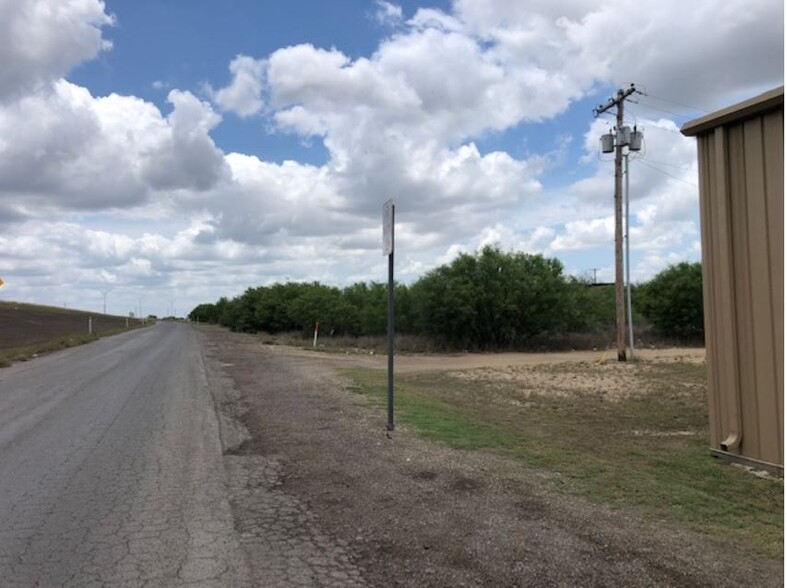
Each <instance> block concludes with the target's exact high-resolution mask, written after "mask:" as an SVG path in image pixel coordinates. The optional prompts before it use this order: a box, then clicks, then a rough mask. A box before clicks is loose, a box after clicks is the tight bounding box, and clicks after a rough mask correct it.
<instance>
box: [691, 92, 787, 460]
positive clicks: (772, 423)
mask: <svg viewBox="0 0 787 588" xmlns="http://www.w3.org/2000/svg"><path fill="white" fill-rule="evenodd" d="M774 95H776V96H777V97H778V95H779V90H777V91H775V94H774V92H770V93H767V95H763V96H767V97H768V100H767V101H764V100H761V101H760V104H761V106H762V105H763V104H765V106H763V110H761V111H760V112H756V110H757V106H756V104H757V99H755V100H753V101H749V102H747V103H743V105H739V107H738V108H737V114H738V115H739V116H736V107H733V108H731V109H726V110H725V111H721V112H720V113H716V115H710V116H709V117H705V118H703V119H700V120H699V121H695V122H693V123H689V124H688V125H686V127H684V129H683V132H684V133H685V134H689V135H694V134H696V135H698V149H699V174H700V214H701V223H702V261H703V263H702V269H703V290H704V291H703V295H704V301H705V340H706V349H707V365H708V382H709V409H710V436H711V439H710V441H711V448H712V449H715V450H720V449H721V450H725V451H728V452H729V453H732V454H739V455H742V456H744V457H747V458H750V459H756V460H760V461H765V462H768V463H771V464H776V465H781V466H783V465H784V452H783V447H784V442H783V439H784V421H783V415H784V91H783V88H782V89H781V94H780V96H781V101H780V103H779V101H778V100H777V101H776V104H774V99H773V97H774ZM758 98H762V97H758ZM742 106H746V108H743V107H742ZM753 111H754V112H753ZM714 117H715V119H716V121H717V122H718V123H719V124H718V125H716V126H714Z"/></svg>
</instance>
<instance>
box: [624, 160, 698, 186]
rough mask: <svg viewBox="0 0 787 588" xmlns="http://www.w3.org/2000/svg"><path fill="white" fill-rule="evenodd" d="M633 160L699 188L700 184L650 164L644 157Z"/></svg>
mask: <svg viewBox="0 0 787 588" xmlns="http://www.w3.org/2000/svg"><path fill="white" fill-rule="evenodd" d="M633 161H635V162H637V163H640V164H641V165H644V166H645V167H649V168H651V169H654V170H656V171H657V172H660V173H662V174H664V175H665V176H669V177H671V178H672V179H674V180H678V181H679V182H683V183H684V184H688V185H689V186H693V187H694V188H699V186H698V185H697V184H695V183H694V182H689V181H688V180H684V179H683V178H679V177H678V176H675V175H673V174H671V173H669V172H667V171H664V170H663V169H661V168H659V167H656V166H655V165H650V164H649V163H646V162H645V161H644V160H643V159H634V160H633Z"/></svg>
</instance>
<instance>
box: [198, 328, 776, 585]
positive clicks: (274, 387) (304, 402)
mask: <svg viewBox="0 0 787 588" xmlns="http://www.w3.org/2000/svg"><path fill="white" fill-rule="evenodd" d="M201 333H202V337H203V341H204V344H205V348H206V367H207V369H208V372H209V374H210V375H211V377H210V379H211V381H212V382H213V383H215V385H216V386H217V389H216V399H217V404H218V407H219V410H220V412H221V413H222V414H223V415H224V416H223V419H222V420H223V423H224V424H223V435H224V444H225V451H226V453H227V454H228V455H229V456H231V457H232V459H245V460H249V463H253V460H254V459H257V458H259V457H261V456H264V457H267V458H269V459H272V460H275V462H276V463H277V464H278V466H277V473H276V478H277V479H276V480H275V481H273V482H270V481H269V483H268V486H269V487H271V488H273V487H275V488H276V491H277V492H282V493H284V494H286V495H287V496H290V497H292V498H293V500H297V501H298V503H299V504H302V505H305V506H304V508H306V509H308V512H309V517H311V518H310V519H309V520H310V521H314V522H315V524H317V525H319V528H320V532H321V534H322V536H325V537H328V538H330V540H331V541H333V542H334V543H335V545H339V546H341V548H342V549H343V550H344V551H346V553H347V558H349V563H351V564H352V566H353V570H358V572H359V574H360V583H361V584H364V585H370V586H740V585H756V586H780V585H782V583H783V576H782V565H781V562H775V561H769V560H759V559H752V558H750V557H745V556H742V555H740V554H739V553H736V552H734V551H733V550H731V549H729V548H727V547H725V546H723V545H721V544H718V543H716V542H714V541H712V540H709V539H707V538H701V537H697V536H695V535H691V534H688V533H684V532H681V531H678V530H675V529H674V528H668V527H666V526H661V525H659V524H649V523H645V522H643V521H642V520H640V519H639V518H638V517H637V516H635V515H634V514H633V513H632V512H630V511H628V510H626V509H621V508H611V507H602V506H597V505H591V504H588V503H585V502H583V501H581V500H578V499H575V498H567V497H564V496H561V495H558V494H556V493H554V492H552V491H551V490H550V489H549V488H550V486H549V484H548V483H546V481H545V480H544V479H543V478H541V477H539V476H538V475H537V474H534V473H533V471H532V470H530V471H526V470H524V469H523V468H522V467H521V465H520V464H518V463H517V462H515V461H513V460H508V459H505V458H501V457H496V456H491V455H489V454H485V453H481V452H471V451H458V450H452V449H448V448H446V447H444V446H442V445H438V444H435V443H432V442H429V441H425V440H423V439H419V438H417V437H415V435H413V434H412V432H411V431H409V430H408V429H407V427H404V426H402V427H398V428H397V431H396V432H395V434H393V435H391V436H388V435H387V434H386V432H385V430H384V418H385V417H384V415H379V414H375V413H372V412H371V411H370V410H369V409H368V408H365V407H364V406H361V405H360V404H359V402H358V398H357V396H356V395H353V394H352V393H351V392H348V391H347V388H346V384H347V382H345V381H343V380H342V379H341V378H340V377H339V376H338V375H337V373H336V371H335V369H334V368H335V366H336V365H342V364H343V362H362V363H364V364H365V363H370V362H371V363H374V362H382V361H384V359H383V358H378V357H351V356H347V357H344V358H337V357H335V356H328V355H325V354H315V353H310V352H304V351H300V350H293V349H289V348H283V347H269V346H264V345H262V344H261V343H260V342H259V340H257V339H255V338H254V337H250V336H246V335H238V334H232V333H228V332H226V331H223V330H218V329H201ZM599 356H600V354H599V353H595V354H592V355H591V356H589V357H590V360H591V361H592V360H594V359H595V360H598V358H599ZM550 357H551V358H557V354H555V355H554V356H552V355H550ZM484 359H485V360H486V361H487V362H488V361H489V360H490V359H491V360H494V361H499V362H503V365H511V364H510V363H506V362H510V361H511V359H512V358H510V357H507V356H505V355H496V356H484ZM530 359H532V357H531V358H530ZM530 359H525V358H522V357H521V356H520V357H519V359H518V361H529V360H530ZM473 361H476V362H477V361H482V359H481V358H478V359H476V358H472V357H468V356H457V357H456V358H448V359H441V360H440V364H441V365H443V366H445V365H446V364H451V362H456V365H462V366H464V367H469V366H472V365H476V364H474V363H472V362H473ZM560 361H565V358H562V359H560ZM436 364H437V363H436V360H435V359H434V358H416V357H412V358H405V357H403V358H400V359H399V360H398V365H399V369H436V367H435V366H436ZM443 369H445V368H443ZM233 419H237V420H239V421H240V422H241V423H242V424H243V427H245V430H246V431H247V432H248V435H245V434H244V432H243V431H242V430H241V433H238V430H237V428H236V427H235V426H234V425H233ZM245 508H247V509H248V508H251V510H253V505H252V506H248V505H247V506H246V507H245ZM245 516H246V515H244V512H241V511H237V512H236V517H237V518H236V525H237V526H239V528H240V527H242V525H243V520H244V517H245ZM288 540H290V539H288V538H287V537H283V538H282V541H284V542H286V541H288ZM285 544H286V543H285ZM258 565H259V566H262V567H264V565H265V563H264V560H259V561H258ZM258 571H259V572H260V574H261V575H260V577H265V576H264V572H265V571H264V569H263V570H258ZM356 581H358V578H357V577H355V576H354V577H353V583H355V582H356ZM332 582H334V584H332ZM293 585H295V584H293ZM297 585H310V586H323V585H335V578H334V579H331V578H329V577H327V576H321V575H320V572H319V570H313V571H312V572H311V573H310V575H307V577H304V578H301V579H300V580H299V583H298V584H297Z"/></svg>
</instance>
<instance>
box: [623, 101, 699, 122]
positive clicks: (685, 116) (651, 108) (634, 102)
mask: <svg viewBox="0 0 787 588" xmlns="http://www.w3.org/2000/svg"><path fill="white" fill-rule="evenodd" d="M630 102H631V103H632V104H638V105H639V106H642V107H643V108H648V109H650V110H657V111H659V112H665V113H667V114H671V115H672V116H677V117H678V118H685V119H687V120H689V119H692V118H694V117H692V116H688V115H686V114H680V113H679V112H675V111H672V110H667V109H666V108H659V107H658V106H653V105H651V104H645V103H644V102H642V101H639V100H630Z"/></svg>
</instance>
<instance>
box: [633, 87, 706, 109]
mask: <svg viewBox="0 0 787 588" xmlns="http://www.w3.org/2000/svg"><path fill="white" fill-rule="evenodd" d="M639 93H640V94H642V95H643V96H648V97H649V98H653V99H655V100H661V101H662V102H668V103H670V104H674V105H675V106H682V107H683V108H689V109H691V110H696V111H697V112H700V113H702V114H710V111H709V110H705V109H704V108H699V107H697V106H692V105H691V104H684V103H682V102H678V101H676V100H671V99H669V98H663V97H660V96H654V95H653V94H651V93H649V92H639Z"/></svg>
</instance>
